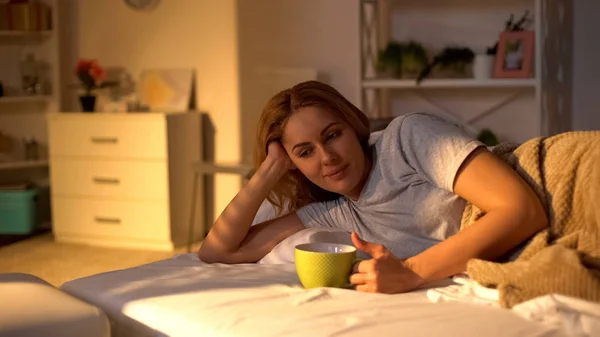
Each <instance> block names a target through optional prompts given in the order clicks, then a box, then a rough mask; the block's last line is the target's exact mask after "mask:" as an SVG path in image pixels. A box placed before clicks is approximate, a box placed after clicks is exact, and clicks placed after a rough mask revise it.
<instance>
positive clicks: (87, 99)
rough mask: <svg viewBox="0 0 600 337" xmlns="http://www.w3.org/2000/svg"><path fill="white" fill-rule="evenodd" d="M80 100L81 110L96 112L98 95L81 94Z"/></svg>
mask: <svg viewBox="0 0 600 337" xmlns="http://www.w3.org/2000/svg"><path fill="white" fill-rule="evenodd" d="M79 102H81V111H83V112H94V111H95V110H96V96H94V95H84V96H79Z"/></svg>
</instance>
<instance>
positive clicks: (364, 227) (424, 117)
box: [297, 113, 483, 259]
mask: <svg viewBox="0 0 600 337" xmlns="http://www.w3.org/2000/svg"><path fill="white" fill-rule="evenodd" d="M369 142H370V144H371V148H372V150H373V166H372V169H371V173H370V175H369V177H368V180H367V182H366V184H365V187H364V188H363V190H362V192H361V194H360V197H359V199H358V200H357V201H353V200H351V199H350V198H347V197H340V198H339V199H336V200H333V201H328V202H318V203H312V204H310V205H307V206H305V207H303V208H301V209H299V210H298V211H297V214H298V217H299V218H300V220H301V221H302V223H303V224H304V225H305V226H306V227H307V228H311V227H325V228H338V229H341V230H344V231H347V232H352V231H354V232H357V233H358V234H359V236H360V237H361V238H362V239H364V240H367V241H369V242H373V243H379V244H383V245H384V246H385V247H386V248H388V249H389V250H390V251H391V252H392V253H393V254H394V255H395V256H397V257H399V258H402V259H404V258H408V257H411V256H414V255H417V254H419V253H421V252H422V251H424V250H426V249H427V248H429V247H431V246H433V245H435V244H437V243H439V242H441V241H443V240H445V239H447V238H448V237H450V236H452V235H454V234H456V233H457V232H458V230H459V227H460V219H461V217H462V212H463V209H464V207H465V200H464V199H462V198H461V197H459V196H458V195H456V194H454V193H453V183H454V178H455V176H456V173H457V172H458V170H459V168H460V166H461V164H462V163H463V161H464V160H465V159H466V158H467V156H468V155H469V154H470V153H471V152H473V150H475V149H476V148H478V147H480V146H483V144H481V143H480V142H478V141H476V140H475V139H474V138H473V137H471V136H469V135H468V134H467V133H466V132H465V130H464V129H463V128H462V127H461V126H460V125H458V124H455V123H453V122H450V121H448V120H446V119H443V118H441V117H438V116H435V115H428V114H424V113H413V114H408V115H403V116H400V117H397V118H395V119H394V120H393V121H392V122H390V124H389V125H388V127H387V128H386V129H385V130H383V131H380V132H377V133H373V134H372V135H371V139H370V141H369Z"/></svg>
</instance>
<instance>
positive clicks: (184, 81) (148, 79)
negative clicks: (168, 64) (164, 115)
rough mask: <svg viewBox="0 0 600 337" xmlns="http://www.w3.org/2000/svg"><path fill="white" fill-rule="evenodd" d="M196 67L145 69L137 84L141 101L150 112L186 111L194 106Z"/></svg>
mask: <svg viewBox="0 0 600 337" xmlns="http://www.w3.org/2000/svg"><path fill="white" fill-rule="evenodd" d="M194 80H195V76H194V69H191V68H190V69H187V68H186V69H144V70H143V71H142V72H141V75H140V79H139V82H138V85H137V93H138V97H139V103H140V104H141V105H142V106H144V107H147V108H148V109H149V111H150V112H185V111H188V110H190V109H191V108H193V105H194V104H195V96H194V89H195V86H194Z"/></svg>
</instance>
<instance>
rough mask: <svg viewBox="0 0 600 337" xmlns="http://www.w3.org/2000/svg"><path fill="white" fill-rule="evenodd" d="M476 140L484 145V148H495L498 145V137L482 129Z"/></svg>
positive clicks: (488, 130)
mask: <svg viewBox="0 0 600 337" xmlns="http://www.w3.org/2000/svg"><path fill="white" fill-rule="evenodd" d="M477 140H478V141H480V142H482V143H483V144H485V146H496V145H498V144H500V142H499V141H498V137H496V135H495V134H494V133H493V132H492V131H491V130H490V129H483V130H481V131H480V132H479V134H477Z"/></svg>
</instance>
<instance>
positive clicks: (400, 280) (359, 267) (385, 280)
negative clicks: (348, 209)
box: [350, 233, 424, 294]
mask: <svg viewBox="0 0 600 337" xmlns="http://www.w3.org/2000/svg"><path fill="white" fill-rule="evenodd" d="M352 242H353V243H354V245H355V246H356V248H358V249H360V250H362V251H364V252H366V253H368V254H370V255H371V256H372V257H373V258H372V259H370V260H364V261H360V262H358V263H356V264H354V267H353V270H352V272H353V274H352V275H351V276H350V283H352V284H354V285H356V290H357V291H362V292H372V293H386V294H396V293H403V292H407V291H411V290H415V289H417V288H418V287H420V286H421V285H423V283H424V280H423V279H422V278H421V277H420V276H419V275H417V274H416V273H415V272H413V271H412V270H411V269H410V268H409V266H408V265H406V264H405V263H404V262H403V261H402V260H400V259H399V258H397V257H395V256H394V255H393V254H392V253H391V252H390V251H389V250H387V248H385V247H384V246H383V245H378V244H374V243H371V242H366V241H364V240H362V239H361V238H359V237H358V234H356V233H352Z"/></svg>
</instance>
